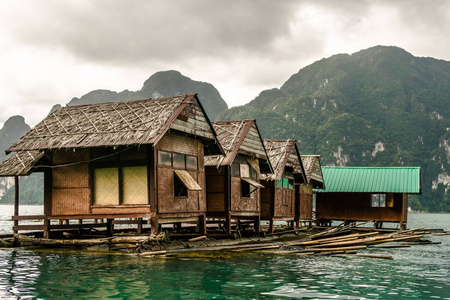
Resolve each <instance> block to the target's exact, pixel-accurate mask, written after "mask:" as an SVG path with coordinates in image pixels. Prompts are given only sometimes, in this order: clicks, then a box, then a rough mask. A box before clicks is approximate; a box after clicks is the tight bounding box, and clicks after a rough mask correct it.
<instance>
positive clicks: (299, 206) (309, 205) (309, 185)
mask: <svg viewBox="0 0 450 300" xmlns="http://www.w3.org/2000/svg"><path fill="white" fill-rule="evenodd" d="M301 159H302V162H303V166H304V168H305V174H306V183H305V184H302V185H297V186H296V187H295V188H296V193H295V196H296V199H295V221H296V223H297V226H300V223H306V224H308V225H309V226H310V227H311V226H312V222H313V221H314V220H315V211H314V201H313V199H314V191H313V189H322V190H323V189H325V183H324V179H323V176H322V167H321V165H320V155H302V156H301Z"/></svg>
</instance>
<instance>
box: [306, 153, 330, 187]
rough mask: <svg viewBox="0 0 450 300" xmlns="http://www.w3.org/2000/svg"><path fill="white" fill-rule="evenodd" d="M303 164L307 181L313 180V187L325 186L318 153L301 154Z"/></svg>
mask: <svg viewBox="0 0 450 300" xmlns="http://www.w3.org/2000/svg"><path fill="white" fill-rule="evenodd" d="M301 159H302V162H303V166H304V167H305V173H306V179H307V180H308V183H309V182H311V180H313V184H314V187H316V186H317V187H318V188H322V189H324V188H325V183H324V180H323V175H322V167H321V165H320V155H301Z"/></svg>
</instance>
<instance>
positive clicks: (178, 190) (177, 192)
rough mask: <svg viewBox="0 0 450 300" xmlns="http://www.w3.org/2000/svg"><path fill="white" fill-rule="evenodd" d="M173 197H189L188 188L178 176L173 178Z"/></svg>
mask: <svg viewBox="0 0 450 300" xmlns="http://www.w3.org/2000/svg"><path fill="white" fill-rule="evenodd" d="M173 195H174V196H175V197H187V196H188V193H187V188H186V186H185V185H184V184H183V182H182V181H181V180H180V178H179V177H178V176H175V177H174V178H173Z"/></svg>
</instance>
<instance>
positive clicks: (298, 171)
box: [259, 140, 306, 233]
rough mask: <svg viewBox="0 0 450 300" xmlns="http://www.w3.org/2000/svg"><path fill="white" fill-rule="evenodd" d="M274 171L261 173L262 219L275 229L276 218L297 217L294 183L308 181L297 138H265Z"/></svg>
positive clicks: (277, 219)
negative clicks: (262, 187)
mask: <svg viewBox="0 0 450 300" xmlns="http://www.w3.org/2000/svg"><path fill="white" fill-rule="evenodd" d="M263 142H264V147H265V148H266V152H267V156H268V157H269V161H270V164H271V165H272V168H273V171H274V172H273V174H261V175H260V177H259V178H260V179H261V183H262V185H264V189H262V190H261V220H267V221H269V232H271V233H272V232H273V229H274V227H273V223H274V221H286V222H290V223H291V226H292V227H294V220H295V199H296V195H295V186H296V185H300V184H305V183H306V177H305V170H304V168H303V164H302V161H301V158H300V152H299V151H298V148H297V144H296V140H263Z"/></svg>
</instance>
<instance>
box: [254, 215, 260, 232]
mask: <svg viewBox="0 0 450 300" xmlns="http://www.w3.org/2000/svg"><path fill="white" fill-rule="evenodd" d="M260 225H261V218H260V217H257V218H256V220H255V233H259V232H260V231H261V227H260Z"/></svg>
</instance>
